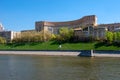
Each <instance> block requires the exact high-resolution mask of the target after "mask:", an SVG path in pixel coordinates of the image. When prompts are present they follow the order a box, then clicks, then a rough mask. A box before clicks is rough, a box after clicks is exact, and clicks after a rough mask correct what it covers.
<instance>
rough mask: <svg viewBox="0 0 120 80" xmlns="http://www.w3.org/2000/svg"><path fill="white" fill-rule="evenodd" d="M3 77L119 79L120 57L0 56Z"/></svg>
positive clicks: (15, 79)
mask: <svg viewBox="0 0 120 80" xmlns="http://www.w3.org/2000/svg"><path fill="white" fill-rule="evenodd" d="M0 80H120V58H105V57H104V58H100V57H97V58H90V57H65V56H33V55H32V56H28V55H26V56H20V55H19V56H18V55H0Z"/></svg>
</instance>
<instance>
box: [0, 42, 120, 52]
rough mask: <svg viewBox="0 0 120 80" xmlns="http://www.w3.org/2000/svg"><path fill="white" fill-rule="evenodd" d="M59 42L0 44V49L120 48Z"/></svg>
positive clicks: (101, 44) (119, 48)
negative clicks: (60, 46)
mask: <svg viewBox="0 0 120 80" xmlns="http://www.w3.org/2000/svg"><path fill="white" fill-rule="evenodd" d="M61 45H62V48H61V49H59V44H57V43H54V42H52V41H49V42H44V43H24V44H4V45H3V44H0V50H91V49H93V50H120V47H118V46H114V45H110V46H108V45H105V44H104V43H98V42H90V43H82V42H81V43H64V44H61Z"/></svg>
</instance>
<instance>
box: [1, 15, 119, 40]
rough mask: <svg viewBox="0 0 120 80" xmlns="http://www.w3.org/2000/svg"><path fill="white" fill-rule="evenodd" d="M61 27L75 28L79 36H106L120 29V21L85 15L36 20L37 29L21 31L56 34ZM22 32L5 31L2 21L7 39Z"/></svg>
mask: <svg viewBox="0 0 120 80" xmlns="http://www.w3.org/2000/svg"><path fill="white" fill-rule="evenodd" d="M61 27H67V28H69V29H70V28H72V29H74V34H75V36H77V37H89V36H92V37H95V38H102V39H104V38H105V32H106V31H112V32H114V31H120V23H113V24H97V17H96V16H95V15H90V16H84V17H82V18H81V19H78V20H73V21H66V22H48V21H38V22H35V30H23V31H21V32H28V31H29V32H32V31H37V32H39V31H49V32H51V33H54V34H59V29H60V28H61ZM21 32H14V31H5V30H4V27H3V26H2V24H1V23H0V36H1V37H4V38H6V39H7V41H11V40H13V39H14V38H15V37H17V36H19V35H20V34H21Z"/></svg>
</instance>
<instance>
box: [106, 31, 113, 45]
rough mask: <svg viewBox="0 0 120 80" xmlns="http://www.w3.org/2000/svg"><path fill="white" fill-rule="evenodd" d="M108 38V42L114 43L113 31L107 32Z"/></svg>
mask: <svg viewBox="0 0 120 80" xmlns="http://www.w3.org/2000/svg"><path fill="white" fill-rule="evenodd" d="M106 39H107V41H108V43H112V42H113V40H114V35H113V32H110V31H107V32H106Z"/></svg>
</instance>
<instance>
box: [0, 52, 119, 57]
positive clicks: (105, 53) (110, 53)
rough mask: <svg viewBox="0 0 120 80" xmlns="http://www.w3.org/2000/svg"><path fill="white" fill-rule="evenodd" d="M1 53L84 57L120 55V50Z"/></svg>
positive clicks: (4, 53)
mask: <svg viewBox="0 0 120 80" xmlns="http://www.w3.org/2000/svg"><path fill="white" fill-rule="evenodd" d="M0 54H1V55H46V56H47V55H48V56H82V57H120V51H112V50H109V51H102V50H100V51H96V50H95V51H93V50H79V51H0Z"/></svg>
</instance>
